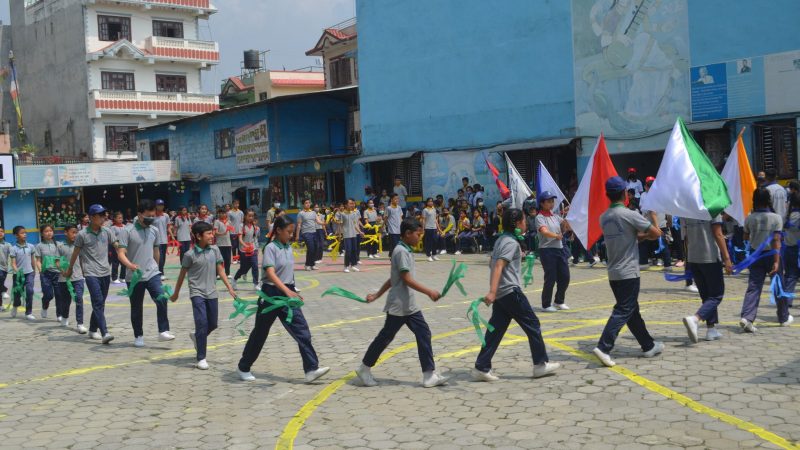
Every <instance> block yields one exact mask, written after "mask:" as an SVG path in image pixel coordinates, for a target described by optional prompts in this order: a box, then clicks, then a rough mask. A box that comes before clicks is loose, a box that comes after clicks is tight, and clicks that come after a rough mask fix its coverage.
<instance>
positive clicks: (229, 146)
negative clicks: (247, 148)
mask: <svg viewBox="0 0 800 450" xmlns="http://www.w3.org/2000/svg"><path fill="white" fill-rule="evenodd" d="M235 147H236V142H235V141H234V130H233V128H224V129H222V130H216V131H214V157H215V158H217V159H222V158H230V157H231V156H233V155H234V149H235Z"/></svg>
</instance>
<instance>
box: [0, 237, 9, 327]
mask: <svg viewBox="0 0 800 450" xmlns="http://www.w3.org/2000/svg"><path fill="white" fill-rule="evenodd" d="M5 236H6V231H5V230H4V229H3V226H2V225H0V293H2V296H0V311H5V310H6V309H7V308H8V307H6V306H3V300H8V299H9V295H8V288H6V277H7V276H8V255H9V253H10V252H11V244H9V243H8V242H6V240H5Z"/></svg>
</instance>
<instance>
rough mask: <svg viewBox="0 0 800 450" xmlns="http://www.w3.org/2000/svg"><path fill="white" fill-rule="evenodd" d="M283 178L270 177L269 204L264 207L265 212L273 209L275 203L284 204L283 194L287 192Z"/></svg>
mask: <svg viewBox="0 0 800 450" xmlns="http://www.w3.org/2000/svg"><path fill="white" fill-rule="evenodd" d="M285 190H286V189H285V186H284V182H283V177H280V176H277V177H270V178H269V203H267V204H265V205H264V209H263V211H267V210H268V209H270V208H272V205H273V204H275V202H280V203H283V192H284V191H285ZM265 201H267V200H266V198H265Z"/></svg>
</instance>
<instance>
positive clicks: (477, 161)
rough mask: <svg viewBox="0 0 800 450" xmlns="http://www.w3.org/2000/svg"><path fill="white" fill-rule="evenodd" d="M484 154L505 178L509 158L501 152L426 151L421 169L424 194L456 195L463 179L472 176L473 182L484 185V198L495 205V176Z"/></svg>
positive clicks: (470, 180)
mask: <svg viewBox="0 0 800 450" xmlns="http://www.w3.org/2000/svg"><path fill="white" fill-rule="evenodd" d="M484 155H485V156H486V157H487V158H488V159H489V161H490V162H491V163H492V164H494V166H495V167H497V170H499V171H500V177H501V178H502V179H503V181H504V182H505V181H506V179H507V178H506V170H507V168H506V162H505V158H504V157H503V154H502V153H496V152H495V153H490V152H476V151H457V152H434V153H426V154H425V165H424V166H423V167H424V168H423V171H422V184H423V186H425V196H436V195H438V194H442V195H443V196H444V198H445V200H447V199H448V198H456V197H457V195H458V190H459V189H461V187H462V183H461V179H462V178H464V177H467V178H469V183H470V185H475V184H476V183H477V184H480V185H481V186H483V187H484V189H485V190H484V202H486V204H487V205H492V209H494V204H495V203H496V202H497V201H499V200H500V192H499V191H498V190H497V186H496V185H495V182H494V178H492V174H491V173H489V170H488V168H487V167H486V161H485V160H484Z"/></svg>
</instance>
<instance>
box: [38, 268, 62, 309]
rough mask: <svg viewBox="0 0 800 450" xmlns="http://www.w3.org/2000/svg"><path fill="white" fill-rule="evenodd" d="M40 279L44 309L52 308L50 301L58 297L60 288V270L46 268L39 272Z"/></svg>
mask: <svg viewBox="0 0 800 450" xmlns="http://www.w3.org/2000/svg"><path fill="white" fill-rule="evenodd" d="M39 281H40V282H41V283H42V309H43V310H45V311H46V310H47V309H49V308H50V301H52V300H53V299H54V298H55V297H56V289H57V288H58V272H52V271H50V270H45V271H44V272H42V273H41V274H39Z"/></svg>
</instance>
